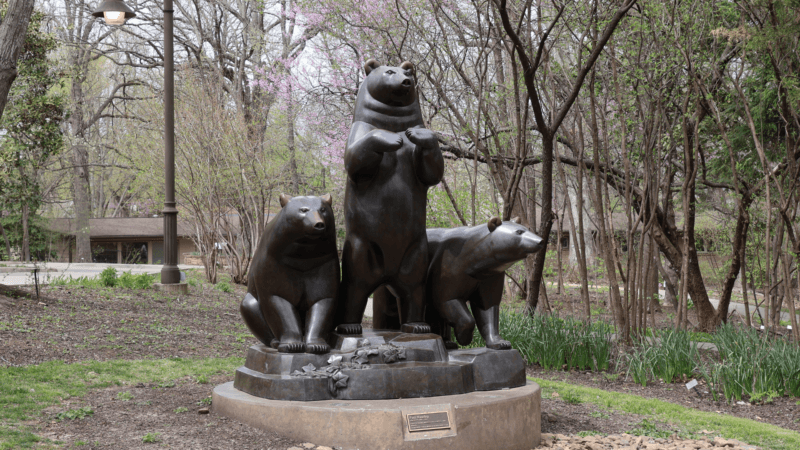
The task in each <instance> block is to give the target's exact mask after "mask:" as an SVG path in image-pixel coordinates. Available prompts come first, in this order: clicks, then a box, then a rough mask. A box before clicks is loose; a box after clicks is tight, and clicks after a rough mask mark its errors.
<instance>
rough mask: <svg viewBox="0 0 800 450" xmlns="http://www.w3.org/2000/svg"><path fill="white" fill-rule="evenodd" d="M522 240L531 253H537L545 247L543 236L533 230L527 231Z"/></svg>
mask: <svg viewBox="0 0 800 450" xmlns="http://www.w3.org/2000/svg"><path fill="white" fill-rule="evenodd" d="M522 242H523V243H524V246H525V249H526V250H528V252H530V253H536V252H538V251H539V250H541V248H542V247H543V245H542V238H540V237H539V236H537V235H535V234H533V233H531V232H527V233H525V234H524V235H523V237H522Z"/></svg>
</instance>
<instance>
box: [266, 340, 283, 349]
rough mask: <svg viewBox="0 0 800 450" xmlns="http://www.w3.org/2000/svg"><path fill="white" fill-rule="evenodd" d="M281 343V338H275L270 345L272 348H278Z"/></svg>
mask: <svg viewBox="0 0 800 450" xmlns="http://www.w3.org/2000/svg"><path fill="white" fill-rule="evenodd" d="M279 345H281V341H280V339H273V340H272V341H270V343H269V346H270V347H272V348H274V349H277V348H278V346H279Z"/></svg>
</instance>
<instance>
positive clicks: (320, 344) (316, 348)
mask: <svg viewBox="0 0 800 450" xmlns="http://www.w3.org/2000/svg"><path fill="white" fill-rule="evenodd" d="M329 351H331V347H330V346H329V345H328V344H327V343H326V342H325V341H323V340H322V339H313V340H311V341H309V342H306V353H316V354H318V355H321V354H323V353H328V352H329Z"/></svg>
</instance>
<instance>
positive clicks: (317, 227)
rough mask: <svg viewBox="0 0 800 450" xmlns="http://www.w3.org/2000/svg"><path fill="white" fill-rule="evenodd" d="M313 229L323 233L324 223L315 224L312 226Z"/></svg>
mask: <svg viewBox="0 0 800 450" xmlns="http://www.w3.org/2000/svg"><path fill="white" fill-rule="evenodd" d="M314 229H315V230H319V231H325V222H317V223H315V224H314Z"/></svg>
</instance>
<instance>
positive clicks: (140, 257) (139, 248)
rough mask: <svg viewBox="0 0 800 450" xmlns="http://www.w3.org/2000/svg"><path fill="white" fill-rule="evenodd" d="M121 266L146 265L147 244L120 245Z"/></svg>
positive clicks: (128, 243) (126, 243)
mask: <svg viewBox="0 0 800 450" xmlns="http://www.w3.org/2000/svg"><path fill="white" fill-rule="evenodd" d="M122 263H123V264H147V242H124V243H123V244H122Z"/></svg>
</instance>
